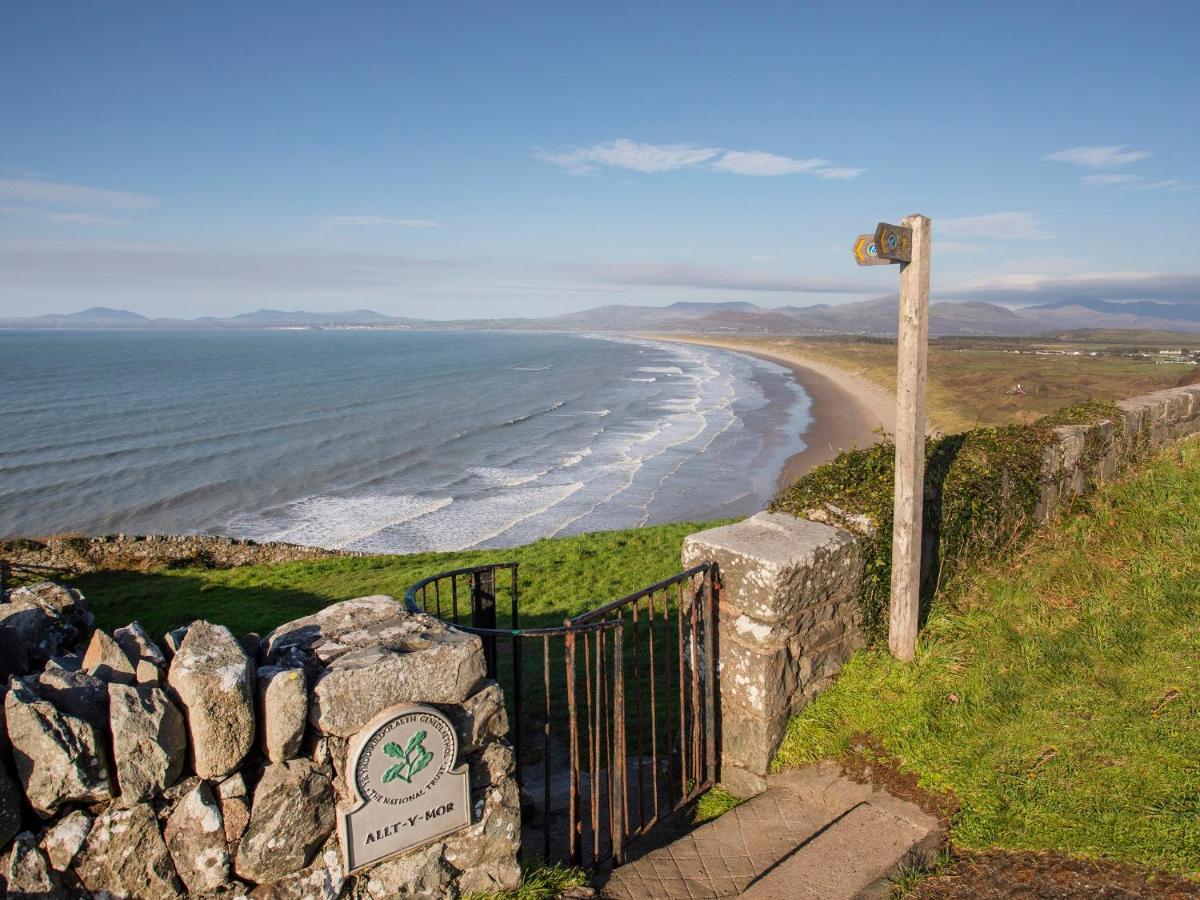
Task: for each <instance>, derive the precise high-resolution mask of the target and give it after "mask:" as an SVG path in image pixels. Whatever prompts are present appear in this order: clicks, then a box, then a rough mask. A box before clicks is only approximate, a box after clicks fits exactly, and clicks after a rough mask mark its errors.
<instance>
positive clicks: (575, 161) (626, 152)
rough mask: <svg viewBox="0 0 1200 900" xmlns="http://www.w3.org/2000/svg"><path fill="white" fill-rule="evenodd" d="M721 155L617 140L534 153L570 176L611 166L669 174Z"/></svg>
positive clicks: (714, 150) (702, 149)
mask: <svg viewBox="0 0 1200 900" xmlns="http://www.w3.org/2000/svg"><path fill="white" fill-rule="evenodd" d="M720 152H721V150H720V148H719V147H693V146H691V145H689V144H639V143H638V142H636V141H631V140H629V138H617V139H616V140H615V141H606V142H604V143H601V144H593V145H592V146H590V147H572V148H571V149H570V150H566V151H563V152H562V153H549V152H547V151H545V150H537V151H536V155H537V157H538V159H542V160H545V161H546V162H548V163H553V164H554V165H556V166H561V167H562V168H564V169H566V170H567V171H568V172H570V173H571V174H572V175H587V174H589V173H591V172H594V171H596V167H597V166H614V167H616V168H619V169H632V170H633V171H634V172H670V171H673V170H675V169H686V168H688V167H689V166H694V165H697V164H698V163H702V162H706V161H707V160H710V159H712V158H713V157H714V156H716V155H717V154H719V153H720Z"/></svg>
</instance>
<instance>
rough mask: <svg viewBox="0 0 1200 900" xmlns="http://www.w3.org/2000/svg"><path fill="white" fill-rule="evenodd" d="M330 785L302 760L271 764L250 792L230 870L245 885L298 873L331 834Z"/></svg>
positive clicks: (332, 822)
mask: <svg viewBox="0 0 1200 900" xmlns="http://www.w3.org/2000/svg"><path fill="white" fill-rule="evenodd" d="M333 825H334V799H333V785H332V784H330V782H329V779H328V778H327V777H326V776H325V775H324V774H323V773H321V772H319V771H318V770H317V769H316V768H315V767H314V766H313V764H312V763H310V762H309V761H308V760H306V759H294V760H290V761H288V762H283V763H272V764H271V765H269V766H267V767H266V770H265V771H264V772H263V776H262V778H261V779H260V780H259V782H258V786H257V787H256V788H255V789H254V803H253V804H252V806H251V811H250V825H249V827H247V829H246V833H245V834H244V835H242V840H241V843H240V844H239V845H238V851H237V862H236V864H235V868H236V869H237V873H238V875H239V876H241V877H243V878H246V879H248V880H250V881H256V882H260V883H261V882H269V881H276V880H278V879H280V878H283V877H284V876H285V875H291V874H293V873H295V872H299V871H300V870H301V869H303V868H304V867H305V866H307V865H308V864H309V862H311V860H312V857H313V854H314V853H316V851H317V849H318V848H319V847H320V846H321V845H322V844H324V843H325V839H326V838H328V837H329V835H330V833H331V832H332V831H333Z"/></svg>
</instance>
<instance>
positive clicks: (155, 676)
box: [134, 659, 162, 685]
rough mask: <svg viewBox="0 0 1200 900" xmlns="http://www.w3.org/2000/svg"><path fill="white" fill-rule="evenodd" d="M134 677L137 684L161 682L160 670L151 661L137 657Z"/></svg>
mask: <svg viewBox="0 0 1200 900" xmlns="http://www.w3.org/2000/svg"><path fill="white" fill-rule="evenodd" d="M134 679H135V680H136V681H137V683H138V684H153V685H160V684H162V670H161V669H159V667H158V666H156V665H155V664H154V663H152V662H147V661H146V660H144V659H139V660H138V664H137V669H136V670H135V674H134Z"/></svg>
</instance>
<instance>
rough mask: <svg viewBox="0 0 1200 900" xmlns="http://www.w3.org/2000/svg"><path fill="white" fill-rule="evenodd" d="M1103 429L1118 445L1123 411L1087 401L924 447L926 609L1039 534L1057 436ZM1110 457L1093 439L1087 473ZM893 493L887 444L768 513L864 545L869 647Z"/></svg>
mask: <svg viewBox="0 0 1200 900" xmlns="http://www.w3.org/2000/svg"><path fill="white" fill-rule="evenodd" d="M1106 420H1107V421H1111V422H1112V423H1113V425H1114V431H1115V437H1117V438H1120V436H1121V431H1122V429H1123V427H1124V426H1123V421H1124V420H1123V419H1122V417H1121V416H1120V414H1119V410H1118V409H1117V407H1116V406H1115V405H1114V404H1112V403H1099V402H1094V401H1089V402H1086V403H1080V404H1077V405H1075V406H1069V407H1065V408H1064V409H1061V410H1059V411H1058V412H1056V413H1053V414H1051V415H1049V416H1045V417H1043V418H1041V419H1039V420H1038V421H1037V422H1034V423H1033V424H1030V425H1005V426H1001V427H997V428H977V429H974V430H972V431H966V432H963V433H961V434H949V435H944V436H941V437H936V438H930V439H928V440H927V441H926V445H925V516H924V519H925V545H926V547H927V554H928V556H927V559H926V560H925V564H924V565H923V571H922V585H923V591H922V592H923V595H924V597H925V598H926V599H929V598H931V597H932V596H933V595H934V594H935V593H937V592H938V591H939V590H940V589H943V588H944V587H945V586H947V585H948V584H950V583H952V582H953V580H954V578H955V576H956V575H958V574H960V573H961V571H962V570H963V567H964V564H965V563H967V562H968V561H970V562H973V563H974V562H987V561H990V560H993V559H995V558H997V557H999V556H1001V555H1003V554H1005V553H1007V552H1008V551H1009V550H1010V549H1011V548H1012V547H1014V546H1016V545H1017V544H1019V543H1020V542H1021V541H1022V540H1023V539H1024V538H1025V537H1026V536H1027V535H1028V533H1029V532H1030V531H1031V530H1032V529H1033V527H1034V525H1035V518H1034V513H1035V511H1036V509H1037V505H1038V500H1039V498H1040V497H1041V493H1042V486H1043V485H1042V466H1043V460H1044V458H1045V450H1046V447H1047V446H1048V445H1049V444H1051V443H1052V442H1053V441H1054V440H1055V434H1054V429H1055V428H1057V427H1061V426H1064V425H1092V424H1096V423H1099V422H1102V421H1106ZM1105 449H1106V446H1105V436H1104V434H1103V433H1101V432H1100V431H1099V430H1093V431H1091V432H1089V434H1088V436H1087V444H1086V445H1085V449H1084V455H1083V459H1082V461H1081V463H1080V465H1081V466H1082V467H1083V468H1085V469H1087V468H1090V466H1091V465H1092V464H1094V463H1095V462H1096V461H1098V460H1099V458H1100V456H1101V454H1103V452H1105ZM894 490H895V445H894V444H893V443H892V442H891V441H890V440H885V441H881V442H880V443H878V444H876V445H874V446H872V447H867V448H864V449H854V450H849V451H847V452H845V453H842V454H841V455H840V456H838V458H837V459H835V460H834V461H833V462H831V463H827V464H825V465H823V466H818V467H817V468H815V469H813V471H812V472H810V473H809V474H808V475H806V476H805V477H803V478H801V479H800V480H799V481H798V482H796V483H795V484H794V485H792V486H791V487H790V488H788V489H786V490H785V491H783V492H781V493H780V494H779V495H778V496H777V497H776V498H775V499H774V500H773V501H771V503H770V505H769V506H768V507H767V508H768V509H770V510H771V511H773V512H785V513H790V514H792V515H795V516H801V517H806V518H817V519H820V520H822V521H829V522H832V523H834V524H837V525H841V526H843V527H846V528H848V529H850V530H852V531H857V532H858V533H859V534H860V535H861V544H862V547H863V551H864V559H865V567H864V573H863V581H862V589H861V594H860V605H861V611H862V618H863V626H864V629H865V630H866V632H867V634H868V636H870V637H871V638H873V639H878V638H880V637H882V636H883V635H884V634H885V633H886V631H887V604H888V596H889V593H890V589H891V569H892V504H893V492H894ZM864 520H865V522H866V523H869V525H864Z"/></svg>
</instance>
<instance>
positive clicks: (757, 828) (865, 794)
mask: <svg viewBox="0 0 1200 900" xmlns="http://www.w3.org/2000/svg"><path fill="white" fill-rule="evenodd" d="M940 836H941V830H940V827H939V824H938V822H937V819H936V818H934V817H933V816H929V815H927V814H926V813H924V812H922V811H921V810H920V809H919V808H918V807H917V806H916V805H915V804H912V803H908V802H907V801H904V800H900V799H898V798H896V797H893V796H891V795H890V794H888V793H886V792H885V791H882V790H880V789H878V788H875V787H873V786H872V785H866V784H859V783H857V782H854V781H852V780H850V779H849V778H847V777H845V776H844V775H842V774H841V773H840V771H839V769H838V768H837V767H836V766H834V765H832V764H830V763H822V764H820V765H816V766H808V767H805V768H803V769H795V770H791V771H788V772H784V773H780V774H779V775H774V776H772V777H771V778H770V779H769V780H768V787H767V790H766V791H765V792H764V793H762V794H759V795H758V796H757V797H754V798H752V799H750V800H748V801H746V802H745V803H743V804H742V805H740V806H738V807H735V808H734V809H732V810H730V811H729V812H727V813H725V815H723V816H721V817H720V818H718V819H715V820H714V821H712V822H707V823H705V824H704V825H701V826H699V827H698V828H696V829H694V830H693V831H691V832H689V833H688V834H685V835H683V836H681V837H680V838H678V839H677V840H675V841H672V842H671V843H669V844H666V845H665V846H662V847H659V848H657V849H654V850H651V851H650V852H648V853H646V854H645V855H644V856H642V857H640V858H638V859H635V860H634V861H632V862H629V863H626V864H625V865H623V866H620V867H618V868H617V869H615V870H613V872H612V874H611V876H610V878H609V880H608V882H607V883H606V884H604V885H603V886H602V887H601V888H600V896H601V897H604V898H609V900H645V898H656V900H657V898H667V900H711V898H719V897H737V896H747V897H752V898H754V900H782V898H793V897H794V898H809V897H821V898H822V900H836V898H840V897H846V898H850V897H855V896H862V895H864V892H866V893H867V894H869V893H871V892H872V890H873V888H877V887H878V886H879V884H881V883H885V879H886V876H887V875H888V874H889V873H890V872H892V871H893V870H894V869H895V868H896V867H897V866H898V865H899V864H900V863H901V862H902V861H903V860H904V858H905V856H906V855H908V854H910V853H911V852H912V851H913V850H914V848H927V847H929V846H931V845H936V844H937V843H939V842H940Z"/></svg>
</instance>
